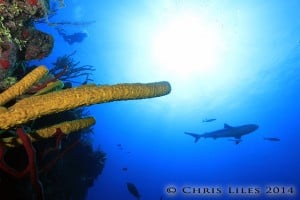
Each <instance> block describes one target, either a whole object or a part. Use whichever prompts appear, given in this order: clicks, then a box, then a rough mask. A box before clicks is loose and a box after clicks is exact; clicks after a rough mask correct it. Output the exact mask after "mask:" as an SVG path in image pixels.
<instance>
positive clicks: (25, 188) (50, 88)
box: [0, 0, 171, 200]
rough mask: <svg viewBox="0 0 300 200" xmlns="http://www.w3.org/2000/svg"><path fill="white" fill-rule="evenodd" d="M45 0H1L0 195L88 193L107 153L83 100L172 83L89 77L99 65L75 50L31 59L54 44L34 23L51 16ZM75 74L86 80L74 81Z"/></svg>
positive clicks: (148, 94)
mask: <svg viewBox="0 0 300 200" xmlns="http://www.w3.org/2000/svg"><path fill="white" fill-rule="evenodd" d="M59 2H60V3H61V5H63V1H61V0H59ZM48 4H49V2H48V0H0V92H1V93H0V198H1V199H22V200H23V199H84V197H85V196H86V193H87V190H88V188H89V187H91V186H92V185H93V182H94V180H95V179H96V178H97V176H98V175H99V174H100V173H101V171H102V169H103V167H104V162H105V159H106V156H105V153H104V152H102V151H100V150H99V149H98V150H94V149H93V147H92V144H91V143H90V141H89V139H90V137H89V135H90V134H89V133H92V128H91V127H92V126H93V125H94V124H95V119H94V118H93V117H90V116H88V113H85V111H84V109H83V107H85V106H88V105H92V104H98V103H107V102H111V101H121V100H134V99H144V98H152V97H159V96H163V95H166V94H168V93H169V92H170V91H171V86H170V84H169V83H168V82H156V83H146V84H142V83H131V84H128V83H125V84H116V85H95V84H87V83H88V81H92V79H91V78H89V76H90V75H91V72H92V71H93V70H94V67H93V66H90V65H84V66H79V62H75V61H74V60H73V59H72V56H73V55H74V54H75V52H73V53H71V54H69V55H64V56H62V57H59V58H58V59H57V60H56V62H54V63H53V65H54V67H53V68H52V69H50V70H48V69H47V68H46V67H45V66H39V67H36V66H29V64H28V62H26V61H30V60H34V59H42V58H44V57H46V56H48V55H49V54H50V52H51V51H52V48H53V43H54V40H53V37H52V36H51V35H48V34H46V33H43V32H41V31H38V30H36V29H35V27H34V23H33V22H34V21H39V20H41V19H43V20H45V21H47V16H48V12H49V8H48V7H49V6H48ZM43 20H41V21H43ZM64 24H68V22H61V23H57V25H64ZM72 24H74V25H76V23H72ZM65 36H67V35H65ZM78 77H81V78H82V77H83V82H80V81H81V80H80V79H79V80H78V79H77V78H78ZM74 78H76V79H77V81H79V83H82V84H81V85H80V86H78V87H72V84H71V82H72V83H73V82H74V83H76V82H75V81H74V80H73V79H74ZM70 133H72V134H70ZM74 166H76V167H74ZM27 177H29V178H30V179H28V178H27Z"/></svg>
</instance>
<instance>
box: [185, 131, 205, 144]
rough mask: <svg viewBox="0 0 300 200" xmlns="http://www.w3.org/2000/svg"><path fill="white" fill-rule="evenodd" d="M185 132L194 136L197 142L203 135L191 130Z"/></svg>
mask: <svg viewBox="0 0 300 200" xmlns="http://www.w3.org/2000/svg"><path fill="white" fill-rule="evenodd" d="M184 133H185V134H187V135H190V136H192V137H194V138H195V140H194V142H195V143H196V142H198V140H199V139H200V137H201V135H199V134H197V133H190V132H184Z"/></svg>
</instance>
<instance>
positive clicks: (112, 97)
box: [0, 81, 171, 129]
mask: <svg viewBox="0 0 300 200" xmlns="http://www.w3.org/2000/svg"><path fill="white" fill-rule="evenodd" d="M170 92H171V86H170V84H169V83H168V82H164V81H163V82H156V83H147V84H141V83H133V84H117V85H111V86H109V85H104V86H95V85H91V86H81V87H77V88H69V89H65V90H61V91H58V92H51V93H47V94H43V95H39V96H30V97H28V98H25V99H22V100H20V101H18V102H17V103H16V104H15V105H13V106H12V107H10V108H8V111H6V112H2V113H0V129H9V128H11V127H14V126H16V125H20V124H23V123H26V122H28V121H30V120H33V119H36V118H39V117H42V116H44V115H48V114H52V113H58V112H62V111H65V110H70V109H74V108H77V107H81V106H87V105H92V104H97V103H105V102H111V101H120V100H132V99H143V98H152V97H159V96H163V95H166V94H168V93H170Z"/></svg>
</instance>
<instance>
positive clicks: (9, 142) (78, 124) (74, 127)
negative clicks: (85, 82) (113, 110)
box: [0, 117, 96, 147]
mask: <svg viewBox="0 0 300 200" xmlns="http://www.w3.org/2000/svg"><path fill="white" fill-rule="evenodd" d="M95 123H96V121H95V119H94V118H93V117H87V118H83V119H76V120H72V121H66V122H62V123H59V124H55V125H52V126H49V127H46V128H42V129H39V130H37V131H35V132H34V134H28V137H29V138H30V139H31V141H32V142H35V141H37V140H39V139H43V138H50V137H53V136H54V134H55V133H56V129H57V128H59V129H60V130H61V131H62V133H63V134H65V135H67V134H70V133H72V132H75V131H79V130H81V129H84V128H88V127H90V126H92V125H94V124H95ZM0 141H1V142H2V143H3V144H4V145H5V146H7V147H16V146H18V145H20V144H23V142H22V141H21V139H20V138H18V137H8V138H1V139H0Z"/></svg>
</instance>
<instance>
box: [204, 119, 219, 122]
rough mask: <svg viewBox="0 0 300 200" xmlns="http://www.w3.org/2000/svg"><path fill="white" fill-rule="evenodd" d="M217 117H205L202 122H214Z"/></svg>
mask: <svg viewBox="0 0 300 200" xmlns="http://www.w3.org/2000/svg"><path fill="white" fill-rule="evenodd" d="M215 120H216V119H214V118H211V119H203V120H202V122H212V121H215Z"/></svg>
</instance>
